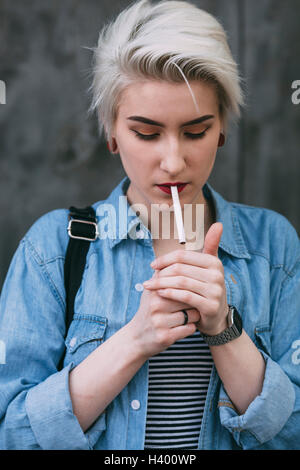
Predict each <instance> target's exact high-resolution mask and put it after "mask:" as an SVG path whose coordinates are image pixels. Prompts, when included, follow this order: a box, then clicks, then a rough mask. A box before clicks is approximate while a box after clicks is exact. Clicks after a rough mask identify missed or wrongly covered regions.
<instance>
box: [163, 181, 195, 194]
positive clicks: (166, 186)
mask: <svg viewBox="0 0 300 470" xmlns="http://www.w3.org/2000/svg"><path fill="white" fill-rule="evenodd" d="M187 184H188V183H181V182H176V183H163V184H158V185H157V186H158V188H159V189H160V190H161V191H163V192H164V193H167V194H171V186H177V190H178V192H179V193H181V191H183V190H184V188H185V187H186V185H187Z"/></svg>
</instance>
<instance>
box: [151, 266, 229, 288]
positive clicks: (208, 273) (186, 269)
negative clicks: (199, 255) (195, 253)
mask: <svg viewBox="0 0 300 470" xmlns="http://www.w3.org/2000/svg"><path fill="white" fill-rule="evenodd" d="M220 267H221V268H222V269H221V274H222V273H223V267H222V266H220ZM157 273H158V275H157V277H156V278H155V280H156V279H160V278H162V277H164V276H166V277H168V276H185V277H189V278H191V279H195V280H196V281H202V282H205V283H214V282H217V281H218V280H219V277H220V270H219V267H218V266H216V267H215V268H213V269H207V268H201V267H199V266H192V265H190V264H183V263H182V264H181V263H174V264H171V265H170V266H167V267H165V268H163V269H161V270H159V271H157ZM153 280H154V279H153V278H152V279H150V280H149V281H151V283H152V281H153ZM146 282H148V280H147V281H146Z"/></svg>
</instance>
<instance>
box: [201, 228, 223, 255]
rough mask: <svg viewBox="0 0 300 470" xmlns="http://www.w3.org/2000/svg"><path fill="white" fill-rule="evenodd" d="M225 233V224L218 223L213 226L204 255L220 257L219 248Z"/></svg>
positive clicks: (205, 242)
mask: <svg viewBox="0 0 300 470" xmlns="http://www.w3.org/2000/svg"><path fill="white" fill-rule="evenodd" d="M222 233H223V224H222V223H221V222H217V223H215V224H212V225H211V226H210V228H209V230H208V232H207V234H206V237H205V240H204V247H203V254H209V255H213V256H218V248H219V244H220V241H221V237H222Z"/></svg>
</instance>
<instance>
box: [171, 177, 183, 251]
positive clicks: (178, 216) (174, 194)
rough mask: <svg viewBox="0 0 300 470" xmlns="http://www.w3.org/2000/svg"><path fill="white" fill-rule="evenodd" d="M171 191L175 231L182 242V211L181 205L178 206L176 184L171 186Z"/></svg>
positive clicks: (181, 242)
mask: <svg viewBox="0 0 300 470" xmlns="http://www.w3.org/2000/svg"><path fill="white" fill-rule="evenodd" d="M171 192H172V198H173V207H174V211H175V220H176V226H177V232H178V237H179V243H180V244H184V243H185V233H184V226H183V220H182V212H181V207H180V202H179V196H178V190H177V186H171Z"/></svg>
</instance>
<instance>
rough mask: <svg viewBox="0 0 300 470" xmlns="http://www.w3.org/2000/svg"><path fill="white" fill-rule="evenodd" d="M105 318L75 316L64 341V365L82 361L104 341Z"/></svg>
mask: <svg viewBox="0 0 300 470" xmlns="http://www.w3.org/2000/svg"><path fill="white" fill-rule="evenodd" d="M106 326H107V318H106V317H101V316H98V315H84V314H75V315H74V317H73V321H72V323H71V325H70V328H69V331H68V335H67V337H66V340H65V345H66V355H65V359H64V365H66V364H68V363H70V362H71V361H72V362H74V364H75V365H77V364H79V363H80V362H81V361H83V360H84V359H85V358H86V357H87V356H88V355H89V354H91V353H92V352H93V351H94V350H95V349H96V348H97V347H98V346H100V344H101V343H103V341H104V335H105V330H106Z"/></svg>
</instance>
